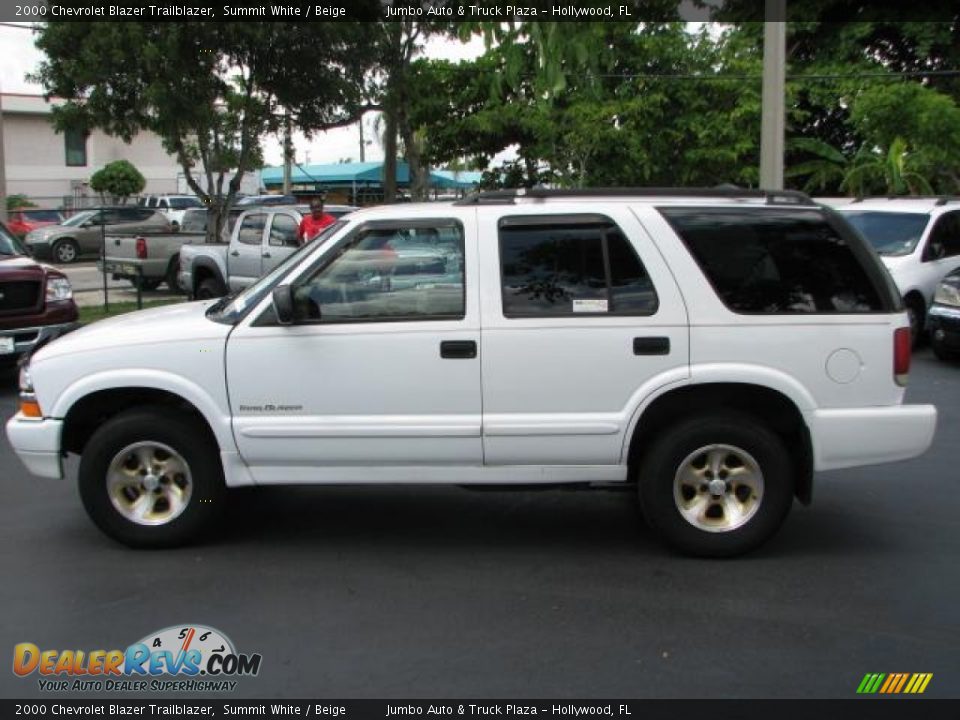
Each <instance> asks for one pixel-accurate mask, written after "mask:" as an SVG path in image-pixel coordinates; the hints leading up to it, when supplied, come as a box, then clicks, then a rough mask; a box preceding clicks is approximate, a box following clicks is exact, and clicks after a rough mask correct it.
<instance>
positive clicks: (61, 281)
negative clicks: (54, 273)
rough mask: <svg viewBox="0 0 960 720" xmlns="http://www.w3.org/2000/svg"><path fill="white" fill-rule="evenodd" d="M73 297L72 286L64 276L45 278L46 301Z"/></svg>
mask: <svg viewBox="0 0 960 720" xmlns="http://www.w3.org/2000/svg"><path fill="white" fill-rule="evenodd" d="M72 297H73V288H72V287H71V286H70V281H69V280H67V279H66V278H65V277H48V278H47V301H56V300H69V299H70V298H72Z"/></svg>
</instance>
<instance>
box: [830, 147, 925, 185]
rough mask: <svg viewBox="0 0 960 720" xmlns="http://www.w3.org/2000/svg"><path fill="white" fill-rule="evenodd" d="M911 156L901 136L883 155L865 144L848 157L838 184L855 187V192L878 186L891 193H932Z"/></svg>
mask: <svg viewBox="0 0 960 720" xmlns="http://www.w3.org/2000/svg"><path fill="white" fill-rule="evenodd" d="M913 158H914V156H913V155H911V153H910V151H909V148H908V146H907V141H906V140H904V139H903V138H901V137H897V138H894V140H893V142H892V143H890V148H889V149H888V150H887V153H886V155H884V154H883V153H882V152H877V151H876V150H875V149H873V148H867V147H866V146H864V147H862V148H860V150H859V151H858V152H857V154H856V155H854V157H853V159H852V160H851V162H850V168H849V169H848V170H847V172H846V175H845V176H844V178H843V183H841V185H840V187H841V188H843V189H845V190H847V191H854V190H856V194H857V195H864V194H865V191H866V190H868V189H869V188H871V187H876V186H878V185H882V186H883V187H884V192H886V193H888V194H890V195H920V194H927V195H932V194H933V188H932V187H931V185H930V182H929V181H928V180H927V179H926V178H925V177H924V176H923V175H921V174H920V172H919V169H918V168H916V167H915V162H914V161H913Z"/></svg>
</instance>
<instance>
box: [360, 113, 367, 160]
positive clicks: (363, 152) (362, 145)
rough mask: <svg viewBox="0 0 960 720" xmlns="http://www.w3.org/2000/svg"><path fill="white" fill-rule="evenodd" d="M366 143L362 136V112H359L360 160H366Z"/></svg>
mask: <svg viewBox="0 0 960 720" xmlns="http://www.w3.org/2000/svg"><path fill="white" fill-rule="evenodd" d="M366 144H367V143H366V142H365V141H364V138H363V113H360V162H366V147H365V146H366Z"/></svg>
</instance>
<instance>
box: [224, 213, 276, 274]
mask: <svg viewBox="0 0 960 720" xmlns="http://www.w3.org/2000/svg"><path fill="white" fill-rule="evenodd" d="M268 219H269V215H268V213H265V212H253V213H247V214H246V215H244V216H243V218H242V219H241V220H240V225H239V227H237V232H236V242H232V243H230V249H229V251H228V252H227V272H228V274H229V279H228V284H229V285H230V289H231V290H240V289H243V288H245V287H246V286H247V285H249V284H251V283H252V282H253V281H254V280H256V279H257V278H258V277H260V275H261V274H262V273H263V247H264V244H265V242H266V241H265V235H266V228H267V220H268Z"/></svg>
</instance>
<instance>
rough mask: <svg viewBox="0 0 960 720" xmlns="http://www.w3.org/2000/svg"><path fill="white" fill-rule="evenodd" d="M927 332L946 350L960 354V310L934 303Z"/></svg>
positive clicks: (928, 320) (928, 319) (928, 318)
mask: <svg viewBox="0 0 960 720" xmlns="http://www.w3.org/2000/svg"><path fill="white" fill-rule="evenodd" d="M927 330H928V331H929V332H930V337H932V338H933V339H934V341H935V342H937V343H939V344H941V345H942V346H943V347H944V348H945V349H947V350H951V351H955V352H960V308H956V307H951V306H949V305H942V304H940V303H934V304H933V305H931V306H930V314H929V315H927Z"/></svg>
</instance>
